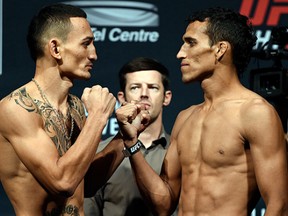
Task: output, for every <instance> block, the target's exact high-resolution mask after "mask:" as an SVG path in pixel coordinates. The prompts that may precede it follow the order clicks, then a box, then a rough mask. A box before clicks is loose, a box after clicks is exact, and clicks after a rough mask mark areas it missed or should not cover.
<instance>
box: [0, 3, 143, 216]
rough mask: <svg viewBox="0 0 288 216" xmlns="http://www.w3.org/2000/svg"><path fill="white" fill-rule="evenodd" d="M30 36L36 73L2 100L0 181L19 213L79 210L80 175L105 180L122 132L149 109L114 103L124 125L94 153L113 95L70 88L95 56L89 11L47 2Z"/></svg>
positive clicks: (116, 159) (32, 215)
mask: <svg viewBox="0 0 288 216" xmlns="http://www.w3.org/2000/svg"><path fill="white" fill-rule="evenodd" d="M27 42H28V45H29V49H30V52H31V56H32V58H33V60H34V61H35V64H36V69H35V75H34V78H32V80H31V81H30V82H28V83H26V84H25V85H23V86H22V87H20V88H18V89H16V90H15V91H13V92H12V93H11V94H10V95H8V96H7V97H5V98H3V99H2V100H1V102H0V121H1V124H0V149H1V151H0V178H1V183H2V184H3V187H4V189H5V191H6V193H7V195H8V197H9V199H10V201H11V203H12V205H13V207H14V210H15V214H16V215H17V216H22V215H29V216H39V215H84V213H83V200H84V177H85V175H86V176H89V177H90V178H95V180H93V182H95V181H98V182H99V184H101V183H102V182H105V180H107V178H108V177H109V176H110V175H111V173H112V172H113V171H114V170H115V168H116V167H117V165H118V164H119V163H120V162H121V161H122V160H123V158H124V156H123V154H122V149H123V148H124V145H123V143H124V141H126V140H125V139H128V141H129V136H131V137H132V136H134V135H135V134H138V133H139V132H140V131H141V130H142V129H144V127H145V123H147V121H148V120H149V115H148V114H147V111H146V110H142V108H141V106H140V105H139V104H137V103H136V102H133V103H129V104H128V103H127V104H125V105H123V106H122V107H121V108H119V109H118V110H117V111H116V117H117V119H118V121H119V123H120V124H119V125H120V126H121V127H120V128H121V130H122V133H121V134H120V133H119V134H118V135H117V136H115V138H114V139H113V140H112V141H111V145H108V147H107V148H106V149H105V150H103V151H102V152H101V153H100V154H98V155H97V156H95V152H96V149H97V147H98V144H99V141H100V139H101V134H102V130H103V129H104V127H105V125H106V122H107V120H108V118H109V116H110V115H111V114H112V112H113V110H114V107H115V102H116V100H115V97H114V96H113V95H112V94H111V93H110V92H109V91H108V89H107V88H102V87H101V86H99V85H96V86H93V87H91V88H85V89H84V91H83V94H82V97H81V100H80V99H79V98H77V97H76V96H73V95H71V94H69V89H70V88H71V87H72V86H73V80H75V79H84V80H88V79H89V78H90V76H91V75H90V72H91V69H92V66H93V62H94V61H95V60H96V59H97V55H96V50H95V47H94V45H93V33H92V31H91V28H90V26H89V23H88V21H87V20H86V14H85V13H84V11H83V10H81V9H79V8H77V7H74V6H70V5H65V4H53V5H49V6H46V7H44V8H43V9H41V10H40V12H39V13H38V14H37V15H36V16H35V17H34V18H33V19H32V21H31V24H30V26H29V30H28V35H27ZM83 104H84V106H85V108H86V110H87V112H88V117H87V118H86V116H85V109H84V106H83ZM134 120H135V121H134ZM123 134H125V135H126V136H125V139H124V137H123ZM103 161H105V163H104V162H103ZM98 167H100V168H101V170H100V169H98ZM89 168H90V169H89ZM99 171H101V173H99V174H98V172H99ZM90 172H93V173H90ZM85 178H86V177H85ZM0 214H1V213H0Z"/></svg>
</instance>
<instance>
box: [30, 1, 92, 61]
mask: <svg viewBox="0 0 288 216" xmlns="http://www.w3.org/2000/svg"><path fill="white" fill-rule="evenodd" d="M71 17H83V18H85V19H86V18H87V15H86V13H85V12H84V11H83V10H82V9H80V8H78V7H75V6H72V5H67V4H61V3H58V4H51V5H48V6H46V7H44V8H42V9H41V10H40V11H39V12H38V14H37V15H35V16H34V17H33V18H32V20H31V22H30V25H29V28H28V33H27V38H26V39H27V44H28V48H29V50H30V55H31V57H32V59H33V60H34V61H36V59H37V58H39V57H42V56H43V55H44V51H43V49H44V45H45V43H46V42H47V41H46V40H48V39H49V38H50V37H54V36H55V37H58V38H60V39H62V40H63V41H65V40H66V39H67V34H68V33H69V32H70V30H71V28H72V23H71V21H70V18H71Z"/></svg>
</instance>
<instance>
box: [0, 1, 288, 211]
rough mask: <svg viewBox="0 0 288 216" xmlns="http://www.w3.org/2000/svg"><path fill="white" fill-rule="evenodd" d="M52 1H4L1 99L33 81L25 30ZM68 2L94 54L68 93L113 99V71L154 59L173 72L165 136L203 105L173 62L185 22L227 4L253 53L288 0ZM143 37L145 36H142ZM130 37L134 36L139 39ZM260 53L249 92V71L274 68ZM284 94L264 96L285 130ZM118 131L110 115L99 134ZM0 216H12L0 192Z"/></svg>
mask: <svg viewBox="0 0 288 216" xmlns="http://www.w3.org/2000/svg"><path fill="white" fill-rule="evenodd" d="M0 2H2V0H0ZM54 2H60V1H52V0H45V1H44V0H29V1H20V0H18V1H17V0H3V11H2V12H1V16H2V17H1V18H3V26H2V23H1V22H0V23H1V25H0V31H1V29H2V31H1V32H2V35H3V38H1V37H0V48H1V49H0V51H2V53H1V52H0V74H1V75H0V98H2V97H4V96H5V95H7V94H8V93H10V92H11V91H12V90H14V89H15V88H18V87H20V86H21V85H23V84H24V83H26V82H29V81H30V80H31V78H32V77H33V75H34V63H33V61H32V59H31V58H30V56H29V52H28V49H27V45H26V32H27V26H28V24H29V22H30V19H31V17H32V16H33V14H35V13H36V12H37V11H38V9H39V8H40V7H42V6H43V5H45V4H48V3H54ZM62 2H63V1H62ZM66 3H70V4H74V5H77V6H80V7H81V8H83V9H84V10H85V11H86V12H87V13H88V19H89V22H90V24H91V27H92V29H93V32H94V36H95V46H96V50H97V55H98V60H97V62H96V63H95V68H94V70H93V75H92V78H91V80H90V81H88V82H87V81H77V82H75V86H74V87H73V89H72V93H74V94H76V95H78V96H81V94H82V91H83V89H84V87H85V86H91V85H94V84H100V85H102V86H106V87H108V88H109V89H110V91H111V92H112V93H114V94H115V95H116V93H117V91H118V89H119V86H118V80H117V73H118V70H119V68H120V67H121V66H122V65H123V64H124V63H125V62H127V61H128V60H130V59H132V58H134V57H137V56H147V57H153V58H156V59H158V60H159V61H161V62H162V63H163V64H165V65H166V66H167V67H168V68H169V70H170V74H171V75H170V76H171V81H172V83H171V85H172V91H173V99H172V103H171V104H170V106H169V107H166V108H165V110H164V116H165V117H164V124H165V127H166V130H167V131H169V132H170V131H171V129H172V126H173V123H174V120H175V118H176V116H177V114H178V112H179V111H180V110H182V109H185V108H187V107H188V106H190V105H191V104H196V103H199V102H201V101H202V93H201V89H200V87H199V85H198V84H197V83H195V84H190V85H185V84H183V83H182V82H181V71H180V66H179V65H180V61H179V60H177V59H176V54H177V52H178V50H179V48H180V46H181V44H182V40H181V37H182V34H183V33H184V31H185V28H186V23H185V19H186V17H187V16H188V15H189V14H190V13H191V12H192V11H194V10H198V9H201V8H206V7H211V6H225V7H228V8H231V9H234V10H236V11H239V12H241V13H243V14H246V15H248V16H250V17H251V18H252V21H253V23H254V26H255V28H256V30H257V35H258V38H259V39H258V43H257V45H256V46H255V52H256V51H257V50H258V51H259V49H260V48H261V46H263V45H264V43H265V42H267V41H268V40H269V39H270V38H271V30H272V29H273V28H274V27H279V26H285V24H287V23H288V22H287V21H288V15H287V14H288V0H258V1H257V0H233V1H231V0H217V1H215V0H204V1H198V0H177V1H172V0H171V1H167V0H166V1H164V0H161V1H160V0H158V1H149V0H135V1H117V0H113V1H97V0H94V1H80V0H78V1H69V2H67V1H66ZM0 5H1V4H0ZM0 10H1V7H0ZM0 21H1V19H0ZM1 27H2V28H1ZM145 34H146V35H149V37H147V38H145V37H144V36H143V35H145ZM0 35H1V34H0ZM133 35H138V38H137V37H133ZM129 37H131V38H130V39H129ZM287 38H288V36H287ZM1 39H2V40H1ZM1 42H3V43H1ZM1 44H2V46H1ZM261 53H262V55H261V56H262V57H261V58H259V56H260V55H259V54H257V55H256V54H255V55H256V56H257V58H253V59H252V61H251V63H250V64H249V67H248V69H247V71H246V72H245V73H244V75H243V77H242V83H243V84H244V85H245V86H247V87H249V88H252V89H253V88H254V86H252V85H251V84H250V81H251V80H252V79H251V73H250V71H251V70H254V69H259V68H266V67H272V66H273V65H274V63H275V59H274V57H273V58H272V57H271V55H270V53H268V54H267V52H266V53H263V52H261ZM1 54H2V58H1ZM277 60H279V61H278V62H280V63H282V66H283V67H284V68H286V64H287V63H286V55H285V54H281V55H280V54H277ZM1 64H2V65H1ZM1 68H2V73H1ZM273 70H274V69H273ZM285 74H286V73H285ZM283 79H285V80H284V81H283ZM267 80H268V81H269V80H270V79H269V78H267ZM282 81H283V82H284V83H286V76H284V77H282V78H280V80H278V79H277V78H276V80H274V83H272V84H275V85H276V87H277V86H280V87H281V85H280V84H281V83H282ZM279 82H280V84H279ZM280 87H279V88H280ZM284 88H286V87H285V85H284V87H283V89H284ZM284 91H285V92H284V95H283V92H282V88H281V89H280V97H281V100H278V98H277V99H276V97H268V96H267V98H268V99H269V100H270V101H271V103H272V104H275V107H276V108H277V109H278V110H279V113H280V114H281V116H283V118H282V120H283V126H284V127H285V129H286V111H287V109H286V89H284ZM272 94H274V93H273V92H272ZM283 98H284V100H282V99H283ZM279 101H280V102H279ZM283 101H284V102H283ZM117 129H118V126H117V124H116V123H115V119H114V117H112V118H111V119H110V121H109V123H108V125H107V127H106V129H105V130H104V132H103V138H105V137H107V136H110V135H111V134H114V133H115V132H116V131H117ZM264 210H265V209H264V204H263V202H262V201H260V203H259V205H258V207H257V209H256V210H255V211H254V212H253V213H252V215H253V216H256V215H263V214H264ZM0 215H5V216H6V215H14V213H13V211H12V208H11V205H10V202H9V201H8V199H7V197H6V195H5V192H4V191H3V189H2V188H0Z"/></svg>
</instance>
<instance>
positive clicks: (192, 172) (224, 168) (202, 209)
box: [177, 109, 259, 216]
mask: <svg viewBox="0 0 288 216" xmlns="http://www.w3.org/2000/svg"><path fill="white" fill-rule="evenodd" d="M190 111H191V110H190ZM194 113H195V114H194ZM222 113H223V114H222V115H219V113H216V112H213V111H212V112H208V113H207V112H206V111H203V110H200V109H198V110H197V109H195V110H192V112H191V115H190V116H189V117H188V118H187V120H186V121H185V122H184V123H183V125H182V126H181V130H180V131H179V134H178V136H177V149H178V155H179V160H180V165H181V170H182V182H181V186H182V187H181V194H180V203H179V214H178V215H179V216H204V215H205V216H214V215H215V216H219V215H221V216H226V215H227V216H247V215H248V213H249V211H251V210H252V209H250V208H251V206H252V205H250V203H252V202H253V204H254V203H255V200H256V199H257V198H259V197H258V193H257V192H258V188H257V184H256V179H255V176H254V168H253V164H252V157H251V153H250V147H249V144H246V143H245V139H244V138H243V137H242V135H241V126H239V125H240V124H239V122H240V121H238V120H237V119H236V120H235V118H234V119H233V118H229V116H227V115H230V113H229V111H227V112H222ZM231 113H232V112H231ZM233 113H234V114H235V109H234V111H233ZM230 119H233V121H232V120H231V121H230ZM256 203H257V202H256ZM248 206H249V207H248Z"/></svg>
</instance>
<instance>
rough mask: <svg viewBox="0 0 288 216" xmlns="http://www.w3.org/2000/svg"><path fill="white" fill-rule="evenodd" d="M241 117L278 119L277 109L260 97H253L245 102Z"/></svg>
mask: <svg viewBox="0 0 288 216" xmlns="http://www.w3.org/2000/svg"><path fill="white" fill-rule="evenodd" d="M240 113H241V117H242V118H244V119H247V120H248V119H250V120H251V119H254V120H256V119H257V118H261V119H262V118H266V117H276V116H277V112H276V110H275V108H274V107H273V106H272V104H270V103H269V102H268V101H267V100H266V99H264V98H262V97H260V96H258V97H251V98H248V99H247V100H245V102H244V103H243V104H242V106H241V112H240Z"/></svg>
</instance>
